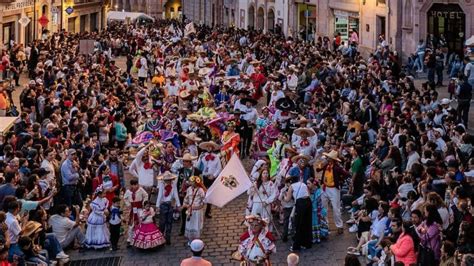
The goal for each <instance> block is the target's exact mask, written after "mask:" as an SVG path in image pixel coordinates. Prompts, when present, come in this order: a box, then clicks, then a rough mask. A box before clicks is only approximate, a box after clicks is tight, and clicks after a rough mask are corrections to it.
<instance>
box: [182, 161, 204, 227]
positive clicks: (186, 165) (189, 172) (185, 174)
mask: <svg viewBox="0 0 474 266" xmlns="http://www.w3.org/2000/svg"><path fill="white" fill-rule="evenodd" d="M180 159H181V161H182V162H183V167H181V168H179V169H178V181H177V187H178V194H179V200H180V202H183V200H184V196H185V195H186V191H187V189H188V186H189V185H190V184H189V179H190V177H191V176H201V170H199V169H198V168H196V167H194V165H193V162H194V161H195V160H196V159H197V158H196V157H193V156H192V155H191V154H189V153H185V154H184V155H183V157H182V158H180ZM185 225H186V208H185V207H183V208H182V211H181V230H180V232H179V235H180V236H182V235H184V228H185Z"/></svg>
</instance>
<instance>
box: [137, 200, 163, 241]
mask: <svg viewBox="0 0 474 266" xmlns="http://www.w3.org/2000/svg"><path fill="white" fill-rule="evenodd" d="M154 216H155V211H154V210H153V208H149V209H148V210H141V211H140V213H139V218H140V222H139V224H138V225H137V226H136V230H135V236H134V238H133V246H135V247H136V248H140V249H150V248H154V247H158V246H161V245H163V244H164V243H165V242H166V240H165V238H164V237H163V234H162V233H161V232H160V230H159V229H158V227H157V226H156V224H155V223H154V221H153V217H154Z"/></svg>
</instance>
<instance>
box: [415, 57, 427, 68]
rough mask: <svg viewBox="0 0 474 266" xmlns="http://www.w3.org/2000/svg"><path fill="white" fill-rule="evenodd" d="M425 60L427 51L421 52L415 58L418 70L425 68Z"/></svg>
mask: <svg viewBox="0 0 474 266" xmlns="http://www.w3.org/2000/svg"><path fill="white" fill-rule="evenodd" d="M424 61H425V53H421V54H418V55H417V58H416V59H415V67H416V69H417V70H423V65H424Z"/></svg>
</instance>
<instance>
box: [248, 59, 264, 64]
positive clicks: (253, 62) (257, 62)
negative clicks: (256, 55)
mask: <svg viewBox="0 0 474 266" xmlns="http://www.w3.org/2000/svg"><path fill="white" fill-rule="evenodd" d="M260 63H262V61H260V60H252V61H250V64H251V65H257V64H260Z"/></svg>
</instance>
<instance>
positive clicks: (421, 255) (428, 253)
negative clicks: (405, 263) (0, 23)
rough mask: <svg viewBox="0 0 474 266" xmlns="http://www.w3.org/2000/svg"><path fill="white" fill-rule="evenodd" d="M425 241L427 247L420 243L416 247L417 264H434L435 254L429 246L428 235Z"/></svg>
mask: <svg viewBox="0 0 474 266" xmlns="http://www.w3.org/2000/svg"><path fill="white" fill-rule="evenodd" d="M427 234H428V233H427ZM427 243H428V245H429V246H428V247H425V246H423V245H421V244H420V247H419V249H418V265H420V266H424V265H436V260H435V255H434V251H433V249H432V248H431V238H430V237H429V235H428V240H427Z"/></svg>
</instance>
